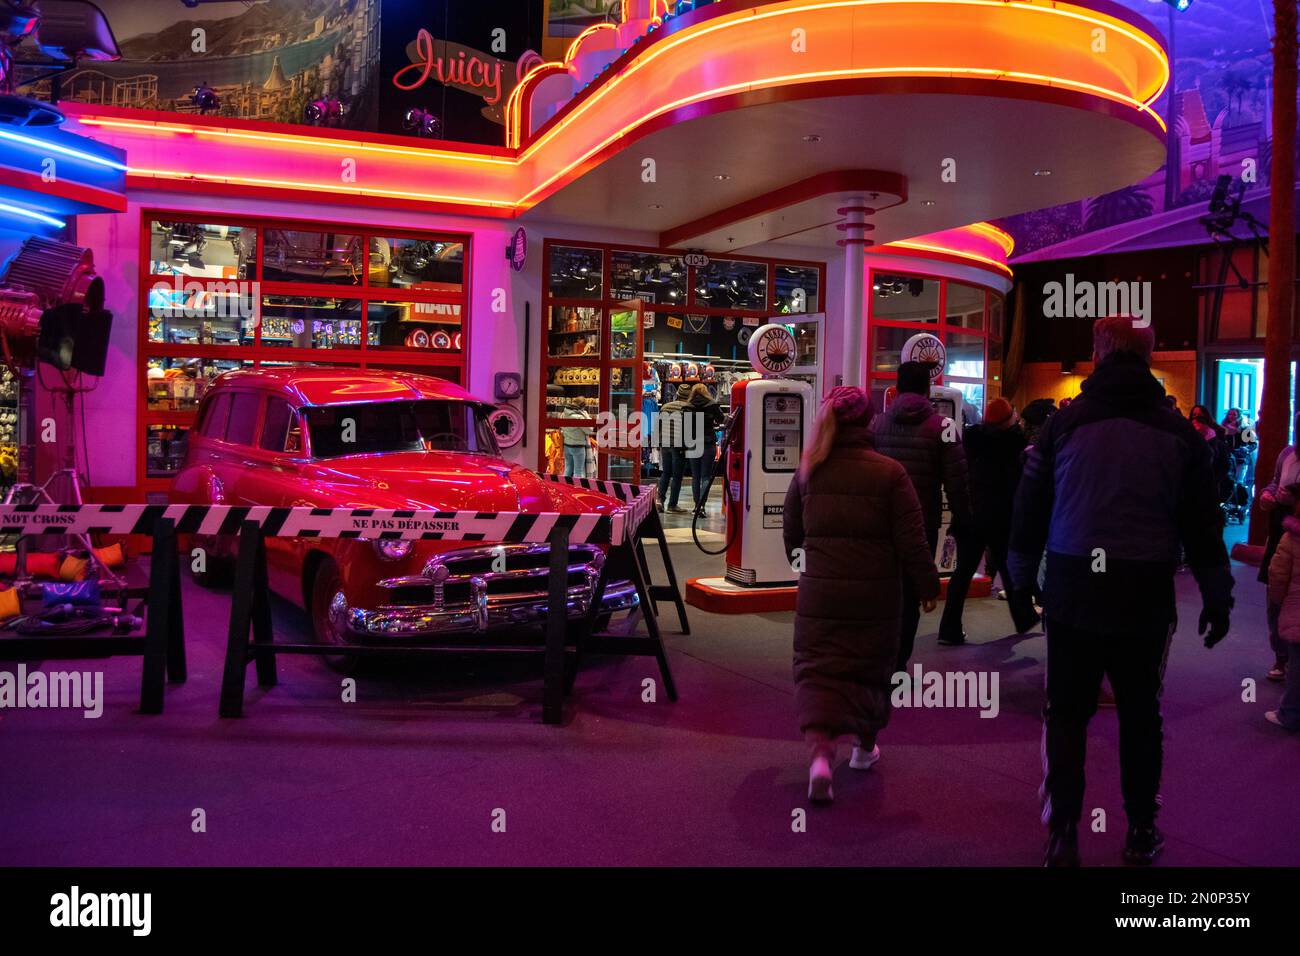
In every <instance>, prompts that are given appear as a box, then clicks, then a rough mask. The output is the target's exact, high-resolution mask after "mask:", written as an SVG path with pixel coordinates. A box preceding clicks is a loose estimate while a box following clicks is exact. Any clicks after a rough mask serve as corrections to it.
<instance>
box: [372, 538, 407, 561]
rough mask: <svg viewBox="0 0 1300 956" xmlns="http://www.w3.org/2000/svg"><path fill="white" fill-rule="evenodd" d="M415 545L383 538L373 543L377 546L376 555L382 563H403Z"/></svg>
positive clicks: (397, 539)
mask: <svg viewBox="0 0 1300 956" xmlns="http://www.w3.org/2000/svg"><path fill="white" fill-rule="evenodd" d="M414 543H415V542H413V541H403V540H402V539H401V538H391V539H390V538H381V539H379V540H377V541H372V542H371V544H373V545H374V546H375V554H376V555H378V556H379V560H381V561H401V560H402V558H404V557H406V556H407V555H408V554H410V553H411V546H412V545H413V544H414Z"/></svg>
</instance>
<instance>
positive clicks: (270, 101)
mask: <svg viewBox="0 0 1300 956" xmlns="http://www.w3.org/2000/svg"><path fill="white" fill-rule="evenodd" d="M97 4H98V6H99V8H100V9H101V10H103V12H104V15H105V16H106V17H107V19H108V22H109V25H110V26H111V27H112V29H113V33H114V35H115V36H116V37H117V43H118V47H119V48H120V49H121V51H122V59H121V60H119V61H116V62H112V63H90V64H87V65H85V66H82V67H79V68H77V69H76V70H74V71H72V72H71V73H70V74H68V75H65V76H64V77H62V78H61V79H60V80H59V84H60V88H59V91H58V95H59V98H60V99H62V100H75V101H78V102H82V103H95V104H104V105H109V106H122V107H132V108H136V109H149V110H165V111H168V112H174V113H197V112H199V106H197V105H196V104H195V103H194V102H193V101H192V98H193V94H194V91H195V89H196V88H197V87H199V86H200V85H206V86H207V87H209V88H211V89H212V90H213V91H214V92H215V93H216V94H217V97H218V98H219V101H220V106H219V107H218V108H216V109H214V110H210V112H212V113H215V114H217V115H222V116H232V117H239V118H241V119H258V120H266V121H269V122H277V123H301V122H302V121H303V111H304V109H305V108H306V107H307V105H308V104H309V103H311V102H313V101H314V100H317V99H320V98H322V97H333V98H336V99H338V100H339V101H340V102H341V103H343V105H344V107H345V109H344V113H343V116H342V118H341V122H340V123H339V124H338V125H340V126H342V127H344V128H353V129H367V128H372V127H373V122H374V103H375V95H376V88H375V80H376V69H377V67H378V63H379V3H378V0H264V2H255V3H244V2H218V3H202V4H199V5H197V6H193V7H190V6H186V5H185V4H184V3H182V2H181V0H97ZM52 92H53V91H52V90H51V88H50V84H49V83H48V82H47V83H42V84H39V85H38V86H37V87H36V88H35V90H34V94H35V95H38V96H44V97H49V96H50V95H51V94H52Z"/></svg>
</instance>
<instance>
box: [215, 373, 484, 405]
mask: <svg viewBox="0 0 1300 956" xmlns="http://www.w3.org/2000/svg"><path fill="white" fill-rule="evenodd" d="M249 386H251V387H254V388H258V389H262V390H265V391H272V392H276V393H278V394H280V395H282V396H284V397H285V398H287V399H288V400H289V401H290V403H291V404H294V405H344V404H348V403H350V402H384V401H393V400H398V399H414V398H434V399H446V400H449V401H462V402H478V401H479V399H476V398H475V397H474V396H473V395H471V394H470V393H469V392H467V391H465V389H463V388H461V387H460V386H459V385H456V384H454V383H452V382H449V381H447V380H446V379H442V378H435V377H434V376H432V375H420V374H419V373H417V372H405V371H397V370H394V369H359V368H316V367H313V366H284V367H272V368H257V369H236V370H234V371H230V372H226V373H224V374H223V375H220V376H218V377H217V378H216V379H214V380H213V383H212V387H211V388H210V389H209V390H208V391H209V392H210V393H212V392H215V391H217V390H218V389H219V390H222V391H224V390H227V389H230V388H236V387H249Z"/></svg>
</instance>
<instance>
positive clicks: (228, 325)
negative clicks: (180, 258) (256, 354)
mask: <svg viewBox="0 0 1300 956" xmlns="http://www.w3.org/2000/svg"><path fill="white" fill-rule="evenodd" d="M218 284H220V283H218ZM230 284H231V285H236V283H234V282H232V283H230ZM147 302H148V310H149V341H150V342H163V343H166V344H168V345H246V344H252V341H253V336H254V328H255V326H256V316H255V315H254V313H255V312H256V309H257V300H256V298H255V297H253V296H252V295H251V294H249V293H246V292H245V291H244V290H242V289H238V288H236V289H225V288H210V287H208V286H206V285H202V286H200V284H199V283H197V282H196V283H195V284H194V287H189V284H188V283H186V284H185V285H182V286H180V287H179V288H178V287H177V285H176V284H174V283H170V282H162V281H157V282H154V283H153V284H152V285H151V286H150V287H149V290H148V293H147Z"/></svg>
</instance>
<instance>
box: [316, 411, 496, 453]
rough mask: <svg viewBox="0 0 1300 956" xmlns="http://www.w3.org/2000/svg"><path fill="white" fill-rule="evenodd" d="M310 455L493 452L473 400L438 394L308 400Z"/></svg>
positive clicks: (481, 413)
mask: <svg viewBox="0 0 1300 956" xmlns="http://www.w3.org/2000/svg"><path fill="white" fill-rule="evenodd" d="M302 411H303V416H304V417H305V418H306V421H307V431H308V433H309V434H310V436H311V453H312V457H313V458H339V457H342V456H344V455H372V454H376V453H382V452H394V451H455V452H468V453H470V454H478V455H495V454H497V453H498V452H497V445H496V440H495V438H494V437H493V434H492V427H491V425H490V424H489V423H488V420H487V414H486V412H485V411H484V409H483V408H482V407H480V406H479V405H475V404H472V403H470V402H458V401H446V400H443V399H420V400H417V401H402V402H359V403H357V404H354V405H309V406H307V407H306V408H304V409H303V410H302Z"/></svg>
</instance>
